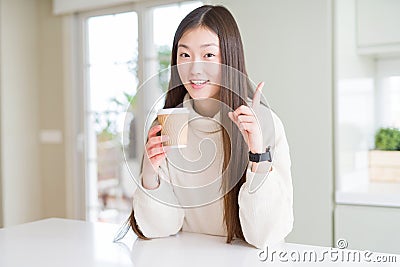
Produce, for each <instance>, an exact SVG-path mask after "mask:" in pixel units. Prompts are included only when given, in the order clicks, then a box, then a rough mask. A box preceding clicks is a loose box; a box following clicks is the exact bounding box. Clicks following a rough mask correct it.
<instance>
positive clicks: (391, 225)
mask: <svg viewBox="0 0 400 267" xmlns="http://www.w3.org/2000/svg"><path fill="white" fill-rule="evenodd" d="M399 221H400V208H393V207H392V208H389V207H372V206H357V205H337V206H336V209H335V240H339V239H341V238H344V239H346V241H347V243H348V248H349V249H358V250H370V251H377V252H385V253H395V254H398V253H400V246H399V242H400V231H399Z"/></svg>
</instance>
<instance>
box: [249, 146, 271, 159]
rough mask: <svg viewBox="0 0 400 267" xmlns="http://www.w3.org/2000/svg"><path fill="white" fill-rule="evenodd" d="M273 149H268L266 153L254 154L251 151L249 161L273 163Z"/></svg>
mask: <svg viewBox="0 0 400 267" xmlns="http://www.w3.org/2000/svg"><path fill="white" fill-rule="evenodd" d="M270 149H271V147H270V146H269V147H267V149H266V150H265V152H264V153H261V154H259V153H252V152H251V151H249V160H250V161H252V162H262V161H269V162H272V157H271V152H270Z"/></svg>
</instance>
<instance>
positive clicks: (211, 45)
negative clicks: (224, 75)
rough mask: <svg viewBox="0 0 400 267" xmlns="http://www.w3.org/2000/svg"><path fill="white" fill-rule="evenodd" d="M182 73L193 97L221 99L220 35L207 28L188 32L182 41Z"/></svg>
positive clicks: (180, 64) (180, 49)
mask: <svg viewBox="0 0 400 267" xmlns="http://www.w3.org/2000/svg"><path fill="white" fill-rule="evenodd" d="M177 57H178V58H177V64H178V72H179V76H180V78H181V80H182V83H183V84H184V86H185V88H186V90H187V91H188V93H189V95H190V96H191V97H192V98H193V99H200V98H214V99H219V90H220V84H221V65H220V64H221V53H220V47H219V38H218V36H217V35H216V34H215V33H214V32H213V31H211V30H209V29H208V28H205V27H197V28H194V29H190V30H188V31H186V32H185V33H184V34H183V36H182V38H181V39H180V40H179V42H178V53H177Z"/></svg>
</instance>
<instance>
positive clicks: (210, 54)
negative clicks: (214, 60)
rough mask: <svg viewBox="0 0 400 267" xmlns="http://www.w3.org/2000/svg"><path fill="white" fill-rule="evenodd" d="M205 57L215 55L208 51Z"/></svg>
mask: <svg viewBox="0 0 400 267" xmlns="http://www.w3.org/2000/svg"><path fill="white" fill-rule="evenodd" d="M205 57H215V55H214V54H212V53H207V54H206V55H205Z"/></svg>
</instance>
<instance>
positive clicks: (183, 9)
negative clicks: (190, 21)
mask: <svg viewBox="0 0 400 267" xmlns="http://www.w3.org/2000/svg"><path fill="white" fill-rule="evenodd" d="M201 5H202V2H189V3H182V4H177V5H170V6H162V7H157V8H155V9H154V11H153V12H154V13H153V17H154V21H153V23H154V32H153V38H154V43H155V45H157V46H163V45H167V46H169V47H172V41H173V39H174V35H175V31H176V29H177V28H178V25H179V23H180V22H181V20H182V19H183V18H184V17H185V16H186V15H187V14H188V13H189V12H190V11H192V10H193V9H195V8H196V7H199V6H201Z"/></svg>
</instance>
